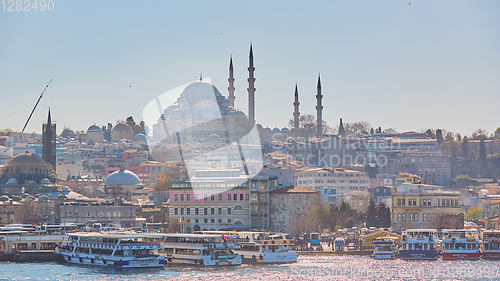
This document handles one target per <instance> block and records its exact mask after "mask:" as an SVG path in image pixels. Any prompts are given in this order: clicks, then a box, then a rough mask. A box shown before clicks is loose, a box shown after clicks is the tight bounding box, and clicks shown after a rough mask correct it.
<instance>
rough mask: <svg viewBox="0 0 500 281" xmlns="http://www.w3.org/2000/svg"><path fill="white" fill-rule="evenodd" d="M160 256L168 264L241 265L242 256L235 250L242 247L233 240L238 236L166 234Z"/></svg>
mask: <svg viewBox="0 0 500 281" xmlns="http://www.w3.org/2000/svg"><path fill="white" fill-rule="evenodd" d="M160 235H162V236H163V239H162V241H161V244H162V246H163V247H164V249H163V250H161V251H160V254H161V255H163V256H164V257H165V259H166V263H167V264H168V263H180V264H198V265H206V266H221V265H240V264H241V256H240V255H238V254H236V253H235V252H234V251H233V250H235V249H239V247H240V245H239V244H238V243H235V242H233V241H231V240H234V239H235V238H236V237H237V236H231V235H227V236H226V235H224V234H190V233H164V234H160Z"/></svg>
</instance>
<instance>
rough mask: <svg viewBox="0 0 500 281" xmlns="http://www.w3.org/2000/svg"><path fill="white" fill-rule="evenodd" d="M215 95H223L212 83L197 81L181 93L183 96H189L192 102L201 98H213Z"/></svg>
mask: <svg viewBox="0 0 500 281" xmlns="http://www.w3.org/2000/svg"><path fill="white" fill-rule="evenodd" d="M213 95H216V96H221V94H220V92H219V90H218V89H217V88H216V87H215V86H214V85H213V84H211V83H208V82H204V81H196V82H193V83H191V84H189V85H188V86H187V87H186V88H185V89H184V91H183V92H182V94H181V98H182V97H184V98H187V99H188V100H189V101H190V102H191V104H195V103H196V102H198V101H201V100H211V99H213Z"/></svg>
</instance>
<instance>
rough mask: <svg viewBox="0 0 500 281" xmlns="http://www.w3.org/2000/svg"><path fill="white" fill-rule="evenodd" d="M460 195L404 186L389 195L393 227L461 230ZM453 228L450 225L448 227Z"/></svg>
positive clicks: (452, 192) (437, 187) (441, 188)
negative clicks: (455, 219)
mask: <svg viewBox="0 0 500 281" xmlns="http://www.w3.org/2000/svg"><path fill="white" fill-rule="evenodd" d="M460 198H461V197H460V192H458V191H452V190H444V188H443V187H442V186H436V185H426V184H410V183H403V184H401V185H398V186H396V187H394V189H393V192H392V206H393V207H392V226H393V227H394V228H395V229H396V231H401V229H409V228H462V227H463V214H462V216H461V219H462V225H460V223H459V222H458V221H459V220H460V216H458V215H459V214H461V212H462V208H461V206H462V203H461V200H460ZM452 218H457V222H455V221H453V220H452ZM450 224H452V225H450Z"/></svg>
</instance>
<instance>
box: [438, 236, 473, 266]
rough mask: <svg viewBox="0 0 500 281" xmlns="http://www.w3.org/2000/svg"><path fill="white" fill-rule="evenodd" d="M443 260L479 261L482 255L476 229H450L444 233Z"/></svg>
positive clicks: (442, 241) (442, 242)
mask: <svg viewBox="0 0 500 281" xmlns="http://www.w3.org/2000/svg"><path fill="white" fill-rule="evenodd" d="M441 244H442V249H441V254H442V256H443V260H478V259H479V256H480V254H481V252H480V249H479V239H478V236H477V230H476V229H450V230H443V232H442V240H441Z"/></svg>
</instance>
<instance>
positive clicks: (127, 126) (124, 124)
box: [113, 123, 132, 132]
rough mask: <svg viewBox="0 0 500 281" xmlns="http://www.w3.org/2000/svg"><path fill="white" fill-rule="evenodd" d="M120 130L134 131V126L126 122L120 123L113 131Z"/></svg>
mask: <svg viewBox="0 0 500 281" xmlns="http://www.w3.org/2000/svg"><path fill="white" fill-rule="evenodd" d="M118 131H126V132H128V131H132V128H130V126H129V125H127V124H126V123H118V124H116V126H114V127H113V132H118Z"/></svg>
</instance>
